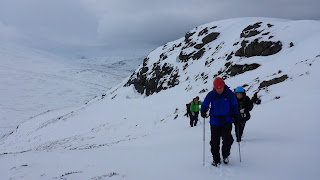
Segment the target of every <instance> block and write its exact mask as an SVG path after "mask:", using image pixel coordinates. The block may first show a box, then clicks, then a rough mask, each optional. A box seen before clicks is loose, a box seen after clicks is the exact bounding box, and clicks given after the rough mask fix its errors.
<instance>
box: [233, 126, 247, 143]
mask: <svg viewBox="0 0 320 180" xmlns="http://www.w3.org/2000/svg"><path fill="white" fill-rule="evenodd" d="M245 126H246V122H239V123H234V131H235V134H236V137H237V142H240V141H241V137H242V134H243V130H244V127H245Z"/></svg>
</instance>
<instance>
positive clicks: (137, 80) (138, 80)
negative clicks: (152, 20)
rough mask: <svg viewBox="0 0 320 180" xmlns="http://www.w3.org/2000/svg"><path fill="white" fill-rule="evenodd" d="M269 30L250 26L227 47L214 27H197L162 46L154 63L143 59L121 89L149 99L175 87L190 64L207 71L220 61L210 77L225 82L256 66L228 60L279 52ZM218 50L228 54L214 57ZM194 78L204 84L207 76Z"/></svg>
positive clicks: (269, 27)
mask: <svg viewBox="0 0 320 180" xmlns="http://www.w3.org/2000/svg"><path fill="white" fill-rule="evenodd" d="M272 27H274V25H272V24H266V23H263V22H257V23H255V24H251V25H249V26H247V27H246V28H244V29H243V30H242V32H241V34H240V35H239V39H238V41H237V42H234V43H233V45H231V46H227V45H226V44H225V41H223V39H221V38H220V39H219V37H220V36H221V34H223V32H221V31H219V28H218V27H217V26H212V27H202V29H200V28H198V27H197V28H195V29H193V30H192V31H190V32H187V33H186V34H185V37H184V39H182V40H181V41H175V43H174V44H172V45H170V47H169V45H167V44H166V45H164V46H162V53H161V54H160V55H159V56H157V59H154V58H155V57H154V56H150V55H149V56H148V57H146V58H145V59H144V61H143V64H142V67H141V68H140V69H138V70H137V71H136V72H134V73H133V74H132V75H131V77H130V78H129V80H128V82H127V83H126V84H125V86H130V85H134V87H135V89H136V90H137V91H138V92H139V93H141V94H145V95H147V96H149V95H152V94H153V93H157V92H160V91H161V90H166V89H168V88H172V87H174V86H176V85H178V84H179V83H180V80H179V77H180V76H181V74H179V73H183V72H184V71H185V70H186V69H187V68H188V67H189V66H190V65H191V64H192V62H193V61H203V62H204V67H208V68H209V67H210V66H211V65H212V64H213V62H214V61H215V59H216V58H218V59H221V58H222V59H224V61H225V65H224V67H221V69H220V70H219V71H218V72H217V73H216V74H215V75H214V76H213V77H217V76H220V77H223V78H224V79H227V78H229V77H233V76H236V75H239V74H243V73H245V72H247V71H251V70H254V69H257V68H259V67H260V64H257V63H252V64H236V63H235V61H232V59H233V58H234V57H238V58H239V57H240V58H249V57H253V56H269V55H274V54H276V53H278V52H280V51H281V49H282V43H281V41H272V39H273V38H274V35H271V34H272ZM266 39H268V40H266ZM217 40H218V41H219V42H218V43H215V44H218V45H217V46H216V47H213V46H214V45H213V43H212V42H215V41H217ZM168 44H169V43H168ZM290 47H291V46H290ZM221 49H223V50H224V51H226V52H228V53H225V54H224V56H223V57H219V56H216V54H217V53H218V52H219V51H221ZM174 52H175V54H176V55H175V57H174V59H175V61H174V62H173V61H172V59H173V58H170V57H171V56H172V54H173V53H174ZM177 52H178V56H177ZM151 58H153V59H151ZM168 59H171V61H168ZM150 60H152V61H150ZM170 62H171V63H170ZM177 64H182V67H183V68H179V67H178V65H177ZM180 67H181V66H180ZM198 76H199V78H202V79H203V80H204V83H207V81H206V79H208V74H204V73H201V72H200V74H199V75H198ZM187 80H188V78H187ZM195 80H197V78H196V79H195ZM259 83H260V82H259ZM262 83H263V82H262ZM267 84H268V83H267ZM244 86H245V85H244ZM262 86H263V85H261V84H260V86H259V88H263V87H262ZM187 89H188V88H187ZM203 91H204V92H205V91H206V90H203ZM256 102H258V100H257V101H256Z"/></svg>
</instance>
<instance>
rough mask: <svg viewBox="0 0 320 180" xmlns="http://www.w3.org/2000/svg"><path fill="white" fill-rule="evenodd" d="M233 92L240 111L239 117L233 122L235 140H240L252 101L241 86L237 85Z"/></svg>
mask: <svg viewBox="0 0 320 180" xmlns="http://www.w3.org/2000/svg"><path fill="white" fill-rule="evenodd" d="M234 92H235V95H236V97H237V101H238V108H239V112H240V119H238V120H236V121H235V122H234V126H235V133H236V136H237V142H240V141H241V137H242V135H243V130H244V127H245V125H246V122H247V121H248V120H249V119H250V111H251V110H252V108H253V103H252V101H251V100H250V98H249V97H248V96H247V95H246V93H245V91H244V89H243V88H242V87H241V86H238V87H237V88H236V89H235V91H234Z"/></svg>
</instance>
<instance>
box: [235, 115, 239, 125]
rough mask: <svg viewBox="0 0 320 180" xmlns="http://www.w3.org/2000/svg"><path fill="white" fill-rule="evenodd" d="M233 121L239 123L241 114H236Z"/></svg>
mask: <svg viewBox="0 0 320 180" xmlns="http://www.w3.org/2000/svg"><path fill="white" fill-rule="evenodd" d="M233 122H234V123H237V124H239V123H240V116H239V115H237V116H234V117H233Z"/></svg>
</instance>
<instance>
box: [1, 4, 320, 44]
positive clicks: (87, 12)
mask: <svg viewBox="0 0 320 180" xmlns="http://www.w3.org/2000/svg"><path fill="white" fill-rule="evenodd" d="M0 1H1V6H0V22H2V23H3V24H8V25H10V26H12V27H15V28H16V29H18V30H19V31H20V32H23V33H27V34H31V35H32V36H35V37H39V38H44V39H46V38H47V39H53V40H57V41H65V42H73V43H84V44H85V43H89V42H91V43H97V44H107V45H109V46H120V47H121V46H123V47H125V46H129V47H130V46H131V47H137V46H139V45H151V46H152V45H153V46H159V45H161V44H164V43H166V42H168V41H172V40H175V39H178V38H180V37H183V36H184V34H185V33H186V32H187V31H189V30H191V29H192V28H194V27H196V26H198V25H201V24H205V23H209V22H212V21H215V20H221V19H228V18H236V17H272V18H283V19H311V20H319V19H320V13H319V12H320V11H319V10H318V7H320V1H319V0H176V1H172V0H162V1H154V0H153V1H152V0H135V1H132V0H24V1H21V0H0Z"/></svg>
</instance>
